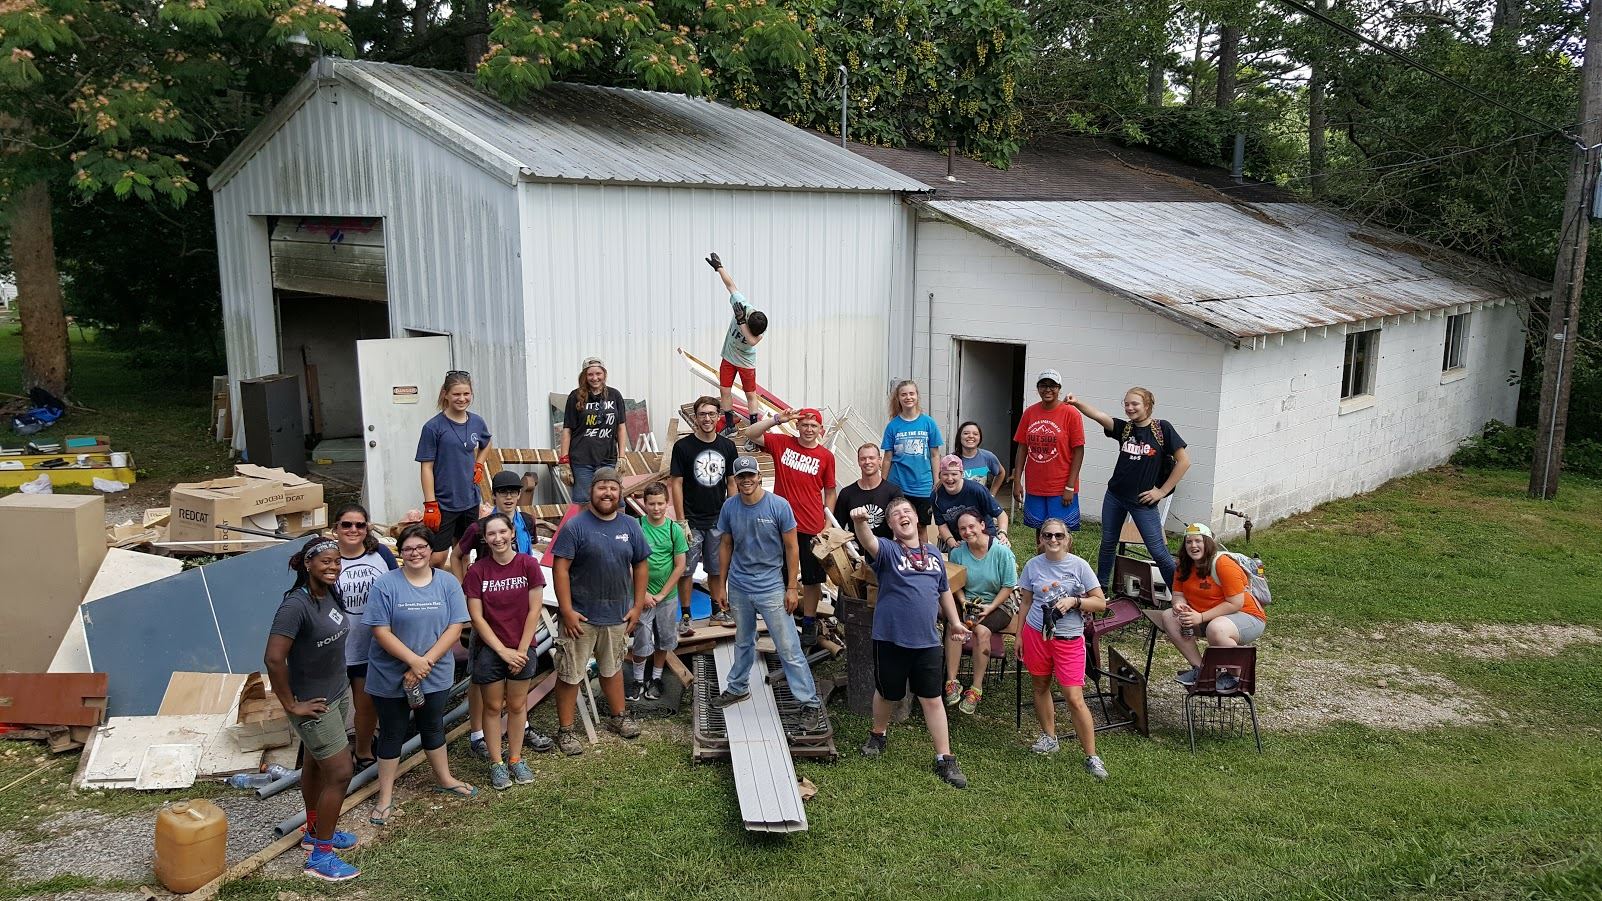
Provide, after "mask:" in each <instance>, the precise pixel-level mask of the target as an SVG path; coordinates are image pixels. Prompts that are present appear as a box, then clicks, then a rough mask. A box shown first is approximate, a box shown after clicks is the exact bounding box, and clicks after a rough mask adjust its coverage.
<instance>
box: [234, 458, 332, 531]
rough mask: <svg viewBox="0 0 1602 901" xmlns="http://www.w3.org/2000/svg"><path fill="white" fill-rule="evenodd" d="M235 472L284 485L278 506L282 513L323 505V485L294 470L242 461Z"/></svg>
mask: <svg viewBox="0 0 1602 901" xmlns="http://www.w3.org/2000/svg"><path fill="white" fill-rule="evenodd" d="M234 474H235V475H239V476H243V477H245V478H249V479H265V480H266V481H269V482H277V483H279V484H280V485H283V486H284V502H283V503H282V504H280V505H279V506H278V507H277V512H278V513H279V514H280V515H282V514H286V513H307V512H310V511H313V510H316V509H317V508H318V507H321V506H323V486H322V485H320V484H318V483H317V482H312V481H309V480H307V479H305V478H302V477H301V476H298V475H295V474H294V473H292V472H288V471H286V470H283V469H269V468H268V467H266V466H256V465H254V464H251V463H240V464H238V465H236V466H235V467H234ZM325 525H326V523H325Z"/></svg>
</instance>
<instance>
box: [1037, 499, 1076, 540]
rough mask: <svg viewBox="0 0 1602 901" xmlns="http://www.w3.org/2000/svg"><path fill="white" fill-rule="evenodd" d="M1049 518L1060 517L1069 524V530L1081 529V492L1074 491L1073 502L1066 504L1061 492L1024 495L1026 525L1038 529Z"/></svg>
mask: <svg viewBox="0 0 1602 901" xmlns="http://www.w3.org/2000/svg"><path fill="white" fill-rule="evenodd" d="M1048 519H1060V520H1062V521H1063V522H1065V523H1067V524H1068V531H1070V532H1077V531H1079V493H1078V492H1075V493H1074V502H1073V503H1071V504H1064V503H1063V502H1062V495H1060V494H1026V495H1024V525H1026V526H1028V527H1029V528H1031V529H1038V528H1040V524H1041V523H1043V522H1045V521H1046V520H1048Z"/></svg>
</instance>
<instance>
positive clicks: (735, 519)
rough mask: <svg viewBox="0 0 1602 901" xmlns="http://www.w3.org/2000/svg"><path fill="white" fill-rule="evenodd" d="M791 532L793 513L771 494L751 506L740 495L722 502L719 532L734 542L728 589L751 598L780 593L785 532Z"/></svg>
mask: <svg viewBox="0 0 1602 901" xmlns="http://www.w3.org/2000/svg"><path fill="white" fill-rule="evenodd" d="M793 531H795V512H794V511H792V510H791V509H790V502H789V501H787V500H785V499H784V498H782V497H779V496H778V495H777V494H774V493H773V492H771V491H769V492H766V493H764V494H763V495H762V497H760V498H758V499H757V502H756V503H754V504H747V503H746V502H745V499H744V498H742V497H740V496H739V495H735V496H734V497H731V498H729V499H728V500H726V501H724V502H723V512H722V513H720V514H718V532H720V533H722V534H724V535H727V536H729V540H730V541H732V542H733V548H734V553H733V554H732V555H731V556H730V558H729V587H730V588H732V589H734V590H735V591H738V592H740V593H742V594H744V595H746V596H748V597H753V598H757V597H762V598H765V597H768V596H770V595H773V594H775V593H782V592H783V591H784V533H785V532H793ZM720 540H721V539H720ZM810 552H811V551H810V549H809V550H807V551H803V552H802V553H810Z"/></svg>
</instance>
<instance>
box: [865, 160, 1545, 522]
mask: <svg viewBox="0 0 1602 901" xmlns="http://www.w3.org/2000/svg"><path fill="white" fill-rule="evenodd" d="M856 149H857V151H858V152H859V153H861V154H864V155H866V156H868V157H870V158H872V159H876V160H878V161H879V162H882V163H885V164H886V165H889V166H891V167H893V168H896V169H898V170H899V171H901V172H903V173H905V174H907V175H909V176H911V177H916V178H920V179H922V180H923V181H925V182H927V183H928V184H931V185H938V186H939V190H938V191H937V192H936V193H935V194H934V195H932V196H925V197H924V198H920V199H919V200H918V201H917V213H916V217H917V220H918V221H917V227H916V245H917V246H916V267H915V272H916V276H915V287H914V304H913V305H912V307H911V308H910V310H909V311H908V313H909V315H910V321H908V322H907V325H906V327H905V331H906V333H907V334H909V335H911V336H913V337H912V341H911V347H910V349H909V351H903V352H902V354H901V355H899V359H907V357H908V355H909V352H910V360H909V361H908V365H907V366H906V367H905V368H904V369H902V370H901V371H902V372H910V373H911V374H913V375H914V376H916V377H917V378H920V379H922V380H925V382H926V384H927V385H928V388H927V389H926V405H927V406H928V407H930V408H931V409H930V412H931V415H933V416H935V417H936V419H937V420H938V421H939V422H940V423H941V425H942V427H943V428H947V429H954V427H955V426H956V425H957V423H959V422H961V421H963V420H967V419H973V420H976V421H978V422H980V423H981V424H982V425H983V426H984V429H985V433H986V442H985V443H986V446H987V447H989V448H990V449H991V450H993V451H995V452H997V453H998V454H999V453H1003V452H1004V451H1005V452H1007V454H1008V456H1009V458H1010V456H1011V449H1012V446H1011V445H1010V444H1008V443H1007V438H1008V437H1009V436H1010V428H1011V426H1013V425H1015V424H1016V422H1017V417H1018V415H1019V414H1020V413H1021V411H1022V408H1023V406H1024V405H1026V404H1029V403H1033V402H1034V401H1035V400H1036V399H1037V398H1036V395H1035V391H1034V381H1035V374H1036V373H1038V372H1039V371H1040V370H1041V369H1043V368H1046V367H1052V368H1056V369H1059V370H1061V371H1062V373H1063V376H1064V379H1065V381H1066V382H1067V384H1066V385H1065V386H1064V388H1065V391H1070V392H1074V393H1077V394H1079V395H1081V396H1083V397H1085V398H1086V399H1088V400H1090V401H1091V403H1093V404H1094V405H1095V406H1097V407H1099V408H1101V409H1102V410H1105V411H1107V412H1109V413H1111V414H1112V415H1114V416H1121V415H1122V408H1121V399H1122V397H1123V394H1124V392H1125V391H1126V390H1127V389H1128V388H1129V387H1130V386H1132V385H1142V386H1144V387H1147V388H1149V389H1151V390H1152V391H1153V392H1154V393H1155V394H1156V396H1157V408H1156V412H1157V415H1158V416H1159V417H1160V418H1163V419H1167V420H1169V421H1170V422H1172V423H1174V425H1175V427H1176V428H1177V429H1178V430H1179V432H1180V434H1181V435H1183V436H1184V438H1185V439H1186V441H1187V442H1188V444H1189V446H1190V452H1191V459H1192V469H1191V471H1190V473H1189V474H1188V475H1187V476H1186V478H1185V480H1184V482H1183V483H1182V485H1181V487H1180V489H1179V490H1178V492H1176V495H1175V507H1174V510H1173V515H1174V516H1176V517H1180V518H1183V519H1184V520H1187V521H1190V520H1198V519H1200V520H1206V521H1209V522H1211V523H1213V524H1214V525H1215V526H1222V527H1225V528H1228V529H1230V530H1235V529H1238V527H1239V521H1238V520H1234V519H1230V520H1229V521H1228V522H1226V521H1225V519H1226V517H1225V516H1224V510H1225V508H1226V507H1229V506H1233V507H1234V508H1235V509H1237V510H1240V511H1242V512H1245V513H1247V514H1249V515H1250V516H1251V517H1252V518H1253V520H1254V521H1255V522H1256V523H1259V524H1261V523H1267V522H1271V521H1273V520H1275V519H1279V518H1282V517H1284V516H1287V515H1289V514H1292V513H1295V512H1298V511H1302V510H1306V509H1309V508H1311V507H1313V506H1314V505H1316V504H1318V503H1321V502H1323V501H1326V500H1330V499H1332V498H1338V497H1344V496H1348V495H1352V494H1357V493H1360V492H1364V491H1368V490H1371V489H1373V488H1375V487H1376V486H1378V485H1379V484H1381V483H1382V482H1384V481H1386V480H1388V479H1391V478H1394V477H1396V476H1399V475H1403V474H1405V473H1409V472H1413V471H1416V470H1419V469H1423V468H1427V467H1429V466H1433V465H1436V464H1439V463H1441V462H1444V461H1445V460H1446V459H1447V458H1448V457H1449V456H1450V455H1451V453H1452V451H1453V450H1454V449H1455V448H1456V446H1457V445H1458V443H1459V442H1460V441H1461V440H1462V439H1464V438H1466V437H1468V436H1471V435H1474V434H1477V433H1478V432H1479V431H1480V429H1481V427H1482V426H1483V425H1484V424H1485V422H1486V421H1487V420H1489V419H1493V418H1496V419H1502V420H1504V421H1511V420H1512V418H1513V415H1514V408H1515V405H1516V402H1517V397H1518V389H1517V387H1516V386H1515V385H1514V384H1513V383H1512V382H1511V381H1510V376H1516V375H1517V374H1518V372H1519V370H1520V368H1521V364H1522V360H1523V343H1524V338H1523V334H1524V328H1523V321H1522V318H1521V311H1522V309H1523V306H1524V301H1526V300H1528V299H1529V298H1532V297H1536V296H1539V295H1540V294H1542V293H1544V292H1545V291H1546V290H1547V288H1546V287H1545V286H1544V285H1541V284H1538V283H1535V282H1534V281H1533V280H1530V279H1526V278H1523V277H1520V276H1514V275H1510V274H1508V273H1505V272H1498V271H1494V270H1491V269H1490V268H1489V267H1486V266H1484V265H1483V264H1480V263H1477V262H1476V261H1473V260H1471V259H1469V258H1467V257H1464V256H1462V255H1459V254H1454V253H1450V252H1447V251H1445V250H1442V249H1441V248H1437V247H1429V246H1425V245H1422V244H1420V243H1418V242H1416V241H1413V240H1412V239H1409V238H1406V237H1404V236H1401V235H1397V234H1394V233H1390V232H1386V231H1382V230H1379V229H1375V228H1371V227H1368V226H1363V225H1359V224H1358V223H1355V222H1352V221H1348V220H1344V219H1342V218H1339V217H1337V216H1334V215H1332V214H1330V213H1329V212H1327V211H1325V210H1322V209H1320V208H1317V207H1313V206H1308V205H1304V204H1299V203H1294V202H1289V199H1288V198H1287V197H1286V196H1285V195H1283V194H1282V193H1281V192H1279V191H1277V190H1275V189H1273V188H1272V187H1271V186H1265V185H1261V184H1247V185H1236V184H1233V183H1231V182H1230V181H1229V179H1228V178H1227V176H1223V175H1222V174H1221V173H1217V172H1216V171H1214V170H1205V169H1198V168H1195V167H1189V166H1184V165H1182V164H1178V163H1174V162H1173V161H1170V160H1166V159H1163V158H1161V157H1157V156H1154V155H1152V154H1146V153H1141V152H1140V151H1134V150H1129V149H1126V148H1113V147H1112V146H1111V145H1108V144H1105V143H1102V142H1092V141H1085V142H1073V143H1065V144H1062V145H1059V146H1057V147H1054V148H1051V149H1049V150H1045V151H1034V152H1027V153H1025V154H1022V155H1020V156H1019V157H1018V158H1017V159H1016V160H1015V161H1014V164H1013V167H1012V168H1011V169H1010V170H1008V171H1006V172H997V171H995V170H991V169H987V168H985V167H983V166H980V165H979V164H977V163H973V162H971V161H967V160H957V161H955V162H954V165H953V168H952V177H951V178H947V177H946V172H947V164H948V161H947V159H946V158H945V157H943V156H941V155H939V154H936V153H929V152H922V151H906V150H886V149H883V148H866V147H859V148H856ZM1086 431H1087V434H1086V442H1087V447H1086V459H1085V465H1084V470H1083V478H1082V487H1083V494H1082V501H1083V506H1084V513H1085V514H1086V515H1087V516H1088V517H1091V518H1096V517H1098V516H1099V514H1100V509H1101V500H1102V494H1103V490H1104V488H1105V485H1106V481H1107V478H1108V476H1109V475H1110V474H1111V469H1112V464H1113V462H1114V459H1115V445H1114V443H1113V442H1112V440H1111V439H1107V438H1105V437H1103V436H1102V435H1101V434H1100V430H1099V429H1098V428H1096V427H1095V425H1094V424H1093V423H1092V424H1090V427H1089V428H1088V429H1087V430H1086ZM1008 465H1009V466H1010V465H1011V464H1010V461H1009V464H1008ZM1173 526H1174V523H1173V522H1170V523H1169V527H1170V528H1172V527H1173Z"/></svg>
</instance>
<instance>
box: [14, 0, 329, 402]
mask: <svg viewBox="0 0 1602 901" xmlns="http://www.w3.org/2000/svg"><path fill="white" fill-rule="evenodd" d="M300 35H304V40H305V41H306V42H308V43H310V44H313V45H316V46H318V47H320V48H323V49H325V50H328V51H333V52H345V51H347V50H348V49H349V46H350V45H349V38H348V36H347V34H346V32H345V28H344V25H343V23H342V22H341V20H340V17H339V13H338V12H337V11H336V10H334V9H332V8H330V7H327V6H324V5H322V4H320V3H318V2H316V0H173V2H166V3H156V2H129V0H0V119H3V120H4V121H3V123H0V124H3V125H4V129H3V134H4V137H3V138H0V215H3V216H4V217H5V218H6V220H7V232H8V235H9V238H10V243H11V250H12V254H13V257H14V269H15V272H16V277H17V287H18V290H19V293H20V295H21V297H20V306H21V314H22V325H23V354H24V357H23V381H24V383H25V384H27V385H29V386H33V385H39V386H41V387H44V388H46V389H47V390H50V391H52V392H54V393H56V394H60V395H65V394H66V393H67V392H68V389H69V388H70V371H71V366H70V359H69V357H68V350H67V336H66V320H65V316H64V312H63V306H62V295H61V278H60V272H59V270H58V267H57V263H56V239H55V230H54V225H55V212H54V204H55V199H56V198H55V197H53V193H55V192H53V190H52V189H53V188H56V189H59V188H60V187H62V186H67V187H70V189H71V191H72V193H73V194H74V195H75V196H77V197H79V198H96V197H99V196H102V195H105V196H109V197H112V198H115V199H117V200H121V201H125V202H130V203H140V204H156V205H165V206H167V207H180V206H182V205H183V204H184V203H185V201H187V200H188V199H189V198H190V197H191V196H193V195H194V194H195V193H196V192H197V191H199V190H200V186H199V184H198V183H197V182H196V180H195V176H196V175H200V174H203V171H197V163H196V160H195V158H194V157H192V156H190V155H189V153H186V152H185V151H186V150H187V151H193V149H194V148H196V147H200V148H207V149H209V150H210V152H211V153H216V152H218V151H219V150H220V149H221V148H222V147H223V146H225V145H226V144H228V143H231V142H232V141H233V140H235V139H236V135H235V131H236V129H235V128H234V127H232V126H234V125H235V124H237V123H239V122H241V120H242V119H246V118H249V114H250V112H251V110H250V109H249V108H248V107H249V104H250V101H251V100H252V98H255V97H257V96H259V95H260V94H261V93H262V91H263V90H264V89H270V88H272V87H274V86H276V85H277V84H281V83H282V81H283V80H284V79H286V78H288V79H292V78H293V77H294V73H295V72H296V71H297V70H298V69H299V68H303V66H304V63H303V62H300V61H298V60H297V58H296V57H295V55H294V54H293V53H291V52H290V50H289V48H288V47H287V44H288V43H289V41H290V39H291V38H292V37H296V36H300ZM147 264H148V261H147ZM155 264H156V265H159V264H160V262H159V261H157V262H156V263H155Z"/></svg>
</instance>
